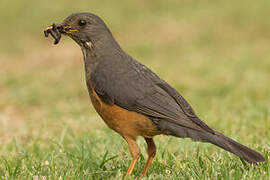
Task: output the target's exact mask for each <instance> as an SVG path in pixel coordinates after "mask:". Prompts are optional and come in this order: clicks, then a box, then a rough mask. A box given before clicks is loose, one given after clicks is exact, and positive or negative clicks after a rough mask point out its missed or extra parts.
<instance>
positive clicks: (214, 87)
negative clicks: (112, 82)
mask: <svg viewBox="0 0 270 180" xmlns="http://www.w3.org/2000/svg"><path fill="white" fill-rule="evenodd" d="M81 11H84V12H85V11H86V12H92V13H95V14H97V15H99V16H100V17H101V18H102V19H103V20H104V21H105V22H106V24H107V25H108V26H109V28H110V29H111V31H112V33H113V34H114V36H115V38H116V39H117V40H118V42H119V43H120V45H121V46H122V48H123V49H124V50H125V51H126V52H128V53H129V54H130V55H132V56H133V57H135V58H136V59H137V60H139V61H140V62H142V63H143V64H146V65H147V66H148V67H150V68H151V69H152V70H153V71H155V72H156V73H157V74H158V75H160V76H161V77H162V78H163V79H165V80H166V81H168V82H169V83H170V84H172V85H173V86H174V87H175V88H176V89H177V90H178V91H179V92H180V93H181V94H182V95H183V96H184V97H185V98H186V99H187V100H188V101H189V102H190V104H191V105H192V106H193V107H194V109H195V110H196V112H197V114H198V115H199V116H200V117H201V119H202V120H204V121H205V122H206V123H207V124H209V125H210V126H211V127H213V128H215V129H216V130H218V131H221V132H223V133H225V134H226V135H228V136H230V137H232V138H234V139H236V140H238V141H240V142H241V143H243V144H246V145H248V146H250V147H252V148H254V149H256V150H258V151H260V152H262V153H263V154H264V155H265V156H266V158H268V154H269V150H270V143H269V142H270V85H269V79H270V51H269V49H270V33H269V30H270V21H269V11H270V1H269V0H258V1H252V0H245V1H244V0H239V1H233V0H229V1H221V0H216V1H210V0H202V1H196V0H166V1H165V0H148V1H143V0H138V1H126V0H118V1H114V2H112V1H109V0H105V1H98V0H93V1H90V0H88V1H87V0H78V1H71V0H59V1H52V0H47V1H36V0H27V1H22V0H12V1H10V0H1V1H0V27H1V28H0V34H1V36H0V37H1V40H0V68H1V70H0V155H1V156H0V177H1V179H4V178H6V179H12V178H13V179H31V178H39V179H41V178H46V179H59V178H60V177H61V178H62V179H65V178H67V179H81V178H85V179H111V178H113V177H114V178H116V179H121V178H122V176H123V175H124V174H125V171H126V170H127V168H128V165H129V163H130V160H131V158H130V156H129V152H128V150H127V145H126V143H125V142H124V141H123V140H122V138H121V137H120V136H119V135H117V134H116V133H114V132H113V131H111V130H109V129H108V128H107V127H106V126H105V124H104V123H103V121H102V120H101V119H100V118H99V117H98V115H97V114H96V113H95V111H94V110H93V108H92V105H91V103H90V100H89V97H88V93H87V89H86V86H85V82H84V69H83V58H82V54H81V51H80V48H79V47H78V46H77V45H76V44H75V43H74V42H73V41H72V40H70V39H68V38H67V37H63V38H62V39H61V41H60V43H59V45H57V46H54V45H53V40H52V38H44V35H43V30H44V28H45V27H47V26H48V25H51V24H52V23H53V22H61V21H62V20H63V19H64V18H65V17H67V16H68V15H70V14H71V13H73V12H81ZM155 139H156V141H157V146H158V154H157V158H156V159H155V161H154V163H153V164H152V165H151V167H150V170H149V176H148V177H147V179H179V178H180V177H181V178H183V179H231V178H233V179H269V178H270V167H269V163H268V162H267V163H263V164H261V165H259V166H258V167H246V166H244V165H243V164H242V163H241V161H240V160H238V158H236V157H235V156H233V155H231V154H228V153H226V152H224V151H222V150H220V149H217V148H216V147H214V146H212V145H208V144H203V143H191V141H190V140H186V139H185V140H179V139H176V138H172V137H165V136H160V137H157V138H155ZM139 144H140V146H141V147H142V152H143V156H142V158H141V159H142V160H140V162H139V163H138V165H137V166H136V168H135V170H134V173H133V177H132V178H134V177H137V176H138V175H139V174H140V171H141V170H142V168H143V164H144V163H145V158H146V153H145V143H144V141H143V140H142V139H139ZM194 157H195V158H194ZM232 159H233V160H232ZM268 160H269V158H268Z"/></svg>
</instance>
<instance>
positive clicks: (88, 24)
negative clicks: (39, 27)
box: [44, 13, 110, 45]
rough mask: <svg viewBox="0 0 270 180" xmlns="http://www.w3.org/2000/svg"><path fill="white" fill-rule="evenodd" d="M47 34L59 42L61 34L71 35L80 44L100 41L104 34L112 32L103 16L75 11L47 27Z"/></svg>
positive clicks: (56, 42)
mask: <svg viewBox="0 0 270 180" xmlns="http://www.w3.org/2000/svg"><path fill="white" fill-rule="evenodd" d="M44 33H45V36H46V37H48V35H49V34H51V36H52V37H53V38H54V39H55V42H54V44H58V42H59V41H60V39H61V34H64V35H67V36H69V37H71V38H72V39H73V40H74V41H76V42H77V43H78V44H79V45H83V44H85V43H88V42H94V41H98V40H99V39H100V38H101V37H102V36H106V34H108V33H110V31H109V29H108V28H107V26H106V25H105V23H104V22H103V20H102V19H101V18H99V17H98V16H96V15H94V14H92V13H74V14H71V15H70V16H68V17H67V18H66V19H65V20H64V21H63V22H62V23H54V24H53V25H51V26H49V27H48V28H46V30H45V31H44Z"/></svg>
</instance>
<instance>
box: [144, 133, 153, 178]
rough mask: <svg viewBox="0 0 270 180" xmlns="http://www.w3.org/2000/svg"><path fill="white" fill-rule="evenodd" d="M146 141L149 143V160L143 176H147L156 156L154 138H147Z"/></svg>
mask: <svg viewBox="0 0 270 180" xmlns="http://www.w3.org/2000/svg"><path fill="white" fill-rule="evenodd" d="M144 139H145V141H146V143H147V152H148V159H147V162H146V164H145V166H144V169H143V172H142V175H143V176H145V175H146V173H147V170H148V167H149V165H150V164H151V162H152V161H153V159H154V157H155V155H156V145H155V142H154V140H153V139H152V138H146V137H145V138H144Z"/></svg>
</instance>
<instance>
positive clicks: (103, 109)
mask: <svg viewBox="0 0 270 180" xmlns="http://www.w3.org/2000/svg"><path fill="white" fill-rule="evenodd" d="M90 97H91V101H92V104H93V106H94V107H95V109H96V111H97V112H98V114H99V115H100V116H101V117H102V119H103V120H104V121H105V123H106V124H107V125H108V126H109V127H110V128H111V129H113V130H115V131H116V132H118V133H119V134H120V135H122V136H129V137H133V138H136V137H137V136H143V137H149V138H151V137H153V136H155V135H158V134H160V133H161V132H160V131H159V130H158V129H157V127H156V125H155V124H154V123H153V122H152V121H151V119H149V118H148V117H147V116H144V115H142V114H139V113H137V112H133V111H128V110H126V109H123V108H121V107H119V106H117V105H110V104H107V103H105V102H103V101H102V100H101V99H100V98H99V96H98V95H97V94H96V92H95V90H94V89H92V92H91V93H90Z"/></svg>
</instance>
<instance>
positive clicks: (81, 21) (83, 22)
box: [78, 20, 86, 26]
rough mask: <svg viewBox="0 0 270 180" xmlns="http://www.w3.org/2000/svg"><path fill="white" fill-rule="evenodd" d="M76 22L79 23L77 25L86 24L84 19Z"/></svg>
mask: <svg viewBox="0 0 270 180" xmlns="http://www.w3.org/2000/svg"><path fill="white" fill-rule="evenodd" d="M78 24H79V26H84V25H86V21H85V20H79V22H78Z"/></svg>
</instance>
